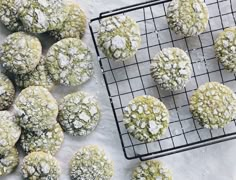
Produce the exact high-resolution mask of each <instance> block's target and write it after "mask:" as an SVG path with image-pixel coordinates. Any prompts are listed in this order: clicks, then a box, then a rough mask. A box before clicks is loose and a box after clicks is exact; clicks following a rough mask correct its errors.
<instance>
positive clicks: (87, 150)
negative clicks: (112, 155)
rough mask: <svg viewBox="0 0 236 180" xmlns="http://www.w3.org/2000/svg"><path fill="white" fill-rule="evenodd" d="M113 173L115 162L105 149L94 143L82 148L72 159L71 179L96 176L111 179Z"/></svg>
mask: <svg viewBox="0 0 236 180" xmlns="http://www.w3.org/2000/svg"><path fill="white" fill-rule="evenodd" d="M113 174H114V167H113V163H112V162H111V161H110V160H109V159H108V158H107V156H106V154H105V152H104V151H103V150H101V149H99V148H98V147H97V146H94V145H90V146H86V147H83V148H81V149H80V150H79V151H78V152H77V153H76V154H75V155H74V156H73V157H72V159H71V161H70V177H71V180H78V179H86V180H87V179H94V178H95V179H104V180H109V179H111V178H112V176H113Z"/></svg>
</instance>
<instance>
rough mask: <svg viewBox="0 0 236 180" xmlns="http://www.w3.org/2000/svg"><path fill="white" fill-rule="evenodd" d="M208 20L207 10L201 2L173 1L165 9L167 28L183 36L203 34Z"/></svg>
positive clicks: (200, 0) (199, 0) (192, 0)
mask: <svg viewBox="0 0 236 180" xmlns="http://www.w3.org/2000/svg"><path fill="white" fill-rule="evenodd" d="M208 19H209V13H208V8H207V6H206V4H205V3H204V1H203V0H187V1H186V0H173V1H171V2H170V4H169V6H168V8H167V21H168V24H169V27H170V28H171V29H172V30H173V31H174V32H175V33H177V34H182V35H184V36H197V35H199V34H201V33H202V32H204V31H205V30H206V27H207V24H208Z"/></svg>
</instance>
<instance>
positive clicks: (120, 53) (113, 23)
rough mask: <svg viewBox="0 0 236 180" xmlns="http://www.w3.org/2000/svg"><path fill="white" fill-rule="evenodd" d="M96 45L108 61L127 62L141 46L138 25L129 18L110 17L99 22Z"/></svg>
mask: <svg viewBox="0 0 236 180" xmlns="http://www.w3.org/2000/svg"><path fill="white" fill-rule="evenodd" d="M98 45H99V47H100V48H101V50H102V51H103V53H104V54H105V55H106V56H107V58H109V59H113V60H114V61H118V60H127V59H129V58H131V57H133V56H134V55H135V53H136V52H137V50H138V48H139V47H140V45H141V35H140V28H139V25H138V24H137V23H136V22H135V21H134V20H133V19H132V18H131V17H129V16H124V15H122V16H112V17H109V18H106V19H103V20H102V21H101V25H100V29H99V33H98Z"/></svg>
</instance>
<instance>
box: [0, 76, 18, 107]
mask: <svg viewBox="0 0 236 180" xmlns="http://www.w3.org/2000/svg"><path fill="white" fill-rule="evenodd" d="M14 98H15V88H14V86H13V84H12V82H11V80H10V79H8V77H7V76H5V75H4V74H2V73H0V110H4V109H7V108H9V107H10V106H11V105H12V103H13V101H14Z"/></svg>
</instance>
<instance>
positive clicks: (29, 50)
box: [0, 32, 42, 74]
mask: <svg viewBox="0 0 236 180" xmlns="http://www.w3.org/2000/svg"><path fill="white" fill-rule="evenodd" d="M41 54H42V45H41V43H40V41H39V40H38V38H36V37H34V36H31V35H29V34H26V33H24V32H16V33H13V34H11V35H9V36H8V37H7V38H6V40H5V41H4V42H3V44H2V45H1V50H0V61H1V62H2V65H3V67H4V68H6V69H7V70H8V71H10V72H12V73H15V74H24V73H27V72H30V71H32V70H33V69H34V68H35V67H36V66H37V65H38V63H39V61H40V57H41Z"/></svg>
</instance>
